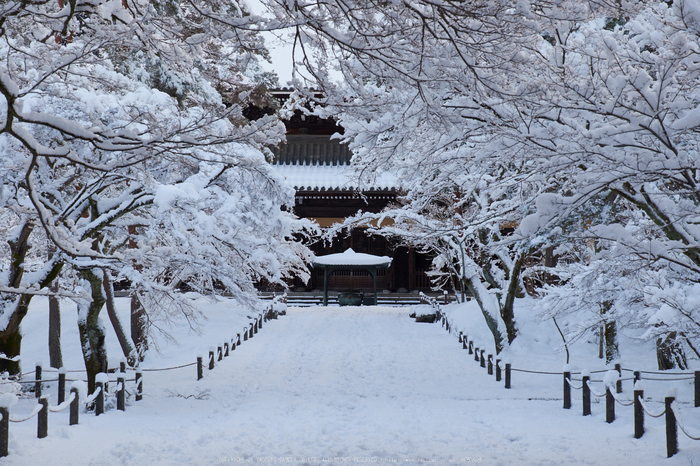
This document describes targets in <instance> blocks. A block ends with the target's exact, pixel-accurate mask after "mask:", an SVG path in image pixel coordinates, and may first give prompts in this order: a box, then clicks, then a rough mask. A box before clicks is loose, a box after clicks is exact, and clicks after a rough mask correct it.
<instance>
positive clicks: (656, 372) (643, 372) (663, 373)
mask: <svg viewBox="0 0 700 466" xmlns="http://www.w3.org/2000/svg"><path fill="white" fill-rule="evenodd" d="M622 370H623V371H628V372H635V371H634V370H632V369H625V368H622ZM639 373H641V374H654V375H692V372H665V371H639Z"/></svg>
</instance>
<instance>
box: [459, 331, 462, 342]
mask: <svg viewBox="0 0 700 466" xmlns="http://www.w3.org/2000/svg"><path fill="white" fill-rule="evenodd" d="M458 340H459V342H460V343H462V332H459V337H458Z"/></svg>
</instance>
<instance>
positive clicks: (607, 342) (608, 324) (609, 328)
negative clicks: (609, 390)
mask: <svg viewBox="0 0 700 466" xmlns="http://www.w3.org/2000/svg"><path fill="white" fill-rule="evenodd" d="M612 306H613V303H612V301H603V302H602V303H601V304H600V314H601V316H602V319H603V325H601V327H600V331H601V334H600V338H601V344H602V342H604V346H605V363H606V364H609V363H611V362H613V361H614V360H616V359H619V357H620V349H619V346H618V343H617V324H616V322H615V320H613V319H609V318H608V317H609V316H608V315H607V314H608V313H609V312H610V309H612Z"/></svg>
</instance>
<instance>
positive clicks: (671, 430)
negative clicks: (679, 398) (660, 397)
mask: <svg viewBox="0 0 700 466" xmlns="http://www.w3.org/2000/svg"><path fill="white" fill-rule="evenodd" d="M667 395H668V393H667ZM675 399H676V397H675V396H666V398H665V399H664V404H665V405H666V457H667V458H670V457H672V456H673V455H675V454H676V453H678V429H677V427H676V415H675V414H674V412H673V408H671V403H673V400H675Z"/></svg>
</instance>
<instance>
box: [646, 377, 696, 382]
mask: <svg viewBox="0 0 700 466" xmlns="http://www.w3.org/2000/svg"><path fill="white" fill-rule="evenodd" d="M642 380H644V381H645V382H646V381H647V380H653V381H655V382H677V381H682V380H694V377H684V378H679V379H649V378H646V377H644V378H643V379H642Z"/></svg>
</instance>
